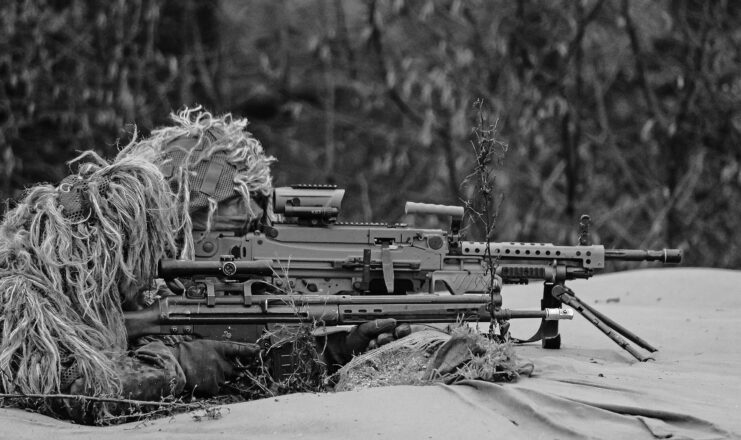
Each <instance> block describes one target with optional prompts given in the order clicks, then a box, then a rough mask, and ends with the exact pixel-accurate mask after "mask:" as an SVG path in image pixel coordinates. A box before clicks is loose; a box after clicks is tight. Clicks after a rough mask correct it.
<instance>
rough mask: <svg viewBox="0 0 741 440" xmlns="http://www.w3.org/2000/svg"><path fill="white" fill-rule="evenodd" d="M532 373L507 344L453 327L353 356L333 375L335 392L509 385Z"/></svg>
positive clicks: (417, 333)
mask: <svg viewBox="0 0 741 440" xmlns="http://www.w3.org/2000/svg"><path fill="white" fill-rule="evenodd" d="M531 372H532V364H530V363H521V362H519V361H518V359H517V357H516V356H515V352H514V349H513V347H512V343H510V342H505V343H497V342H495V341H492V340H491V339H489V338H487V337H485V336H483V335H481V334H479V333H478V332H477V331H476V330H475V329H472V328H470V327H467V326H458V327H455V328H454V329H453V330H452V331H451V332H450V334H448V333H444V332H441V331H438V330H425V331H418V332H415V333H412V334H411V335H409V336H406V337H404V338H402V339H399V340H396V341H393V342H391V343H389V344H386V345H383V346H381V347H379V348H377V349H375V350H372V351H369V352H367V353H365V354H363V355H360V356H356V357H355V358H353V360H351V361H350V362H349V363H348V364H347V365H345V366H344V367H342V368H341V369H340V370H339V372H338V373H337V374H338V377H339V380H338V382H337V385H336V386H335V390H337V391H350V390H357V389H363V388H372V387H380V386H389V385H427V384H433V383H448V384H449V383H454V382H457V381H460V380H464V379H480V380H486V381H491V382H502V381H513V380H516V379H517V378H518V377H519V376H520V375H521V374H524V375H530V374H531Z"/></svg>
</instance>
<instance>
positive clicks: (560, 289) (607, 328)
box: [552, 285, 656, 362]
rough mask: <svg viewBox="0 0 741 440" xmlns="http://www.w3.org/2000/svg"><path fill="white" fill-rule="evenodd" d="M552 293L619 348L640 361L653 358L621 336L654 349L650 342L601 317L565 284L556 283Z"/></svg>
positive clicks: (600, 314) (601, 315) (603, 316)
mask: <svg viewBox="0 0 741 440" xmlns="http://www.w3.org/2000/svg"><path fill="white" fill-rule="evenodd" d="M552 294H553V296H554V297H556V298H558V300H560V301H561V302H563V303H564V304H567V305H569V306H570V307H571V308H573V309H574V310H576V311H577V312H579V313H580V314H581V315H582V316H583V317H585V318H586V319H587V321H589V322H591V323H592V324H593V325H594V326H595V327H597V328H598V329H599V330H600V331H601V332H602V333H604V334H605V335H607V337H609V338H610V339H612V340H613V341H614V342H615V343H616V344H617V345H619V346H620V348H622V349H623V350H625V351H627V352H628V353H630V354H631V355H633V357H634V358H636V359H638V360H639V361H641V362H646V361H647V360H653V358H652V357H650V356H644V355H642V354H641V353H640V352H639V351H638V350H636V349H635V347H633V346H632V345H630V344H629V343H628V341H626V340H625V339H623V337H622V336H625V337H626V338H628V339H630V340H632V341H633V342H635V343H636V344H638V345H641V346H642V347H643V348H646V347H645V346H643V345H642V344H639V343H638V342H636V341H635V340H634V339H638V340H640V341H642V343H644V344H646V345H648V346H649V347H651V348H653V350H652V351H656V349H655V348H654V347H652V346H651V345H650V344H648V343H647V342H645V341H643V340H642V339H640V338H638V336H636V335H635V334H633V333H631V332H630V331H628V330H627V329H626V328H625V327H622V326H620V325H618V324H617V323H616V322H615V321H613V320H612V319H609V318H607V319H606V320H605V319H603V318H606V316H605V315H603V314H602V313H600V312H597V313H594V312H596V310H595V309H593V308H592V307H590V306H588V305H586V304H584V303H583V302H582V301H581V300H580V299H579V298H577V296H576V295H575V294H574V292H573V291H572V290H571V289H569V288H567V287H565V286H562V285H557V286H555V288H554V289H553V290H552ZM621 335H622V336H621ZM646 349H647V350H649V351H651V350H650V349H649V348H646Z"/></svg>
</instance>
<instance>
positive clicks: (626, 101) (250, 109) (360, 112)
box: [0, 0, 741, 268]
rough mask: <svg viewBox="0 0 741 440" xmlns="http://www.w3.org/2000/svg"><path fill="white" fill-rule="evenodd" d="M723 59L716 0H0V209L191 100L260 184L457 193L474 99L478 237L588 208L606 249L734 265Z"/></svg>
mask: <svg viewBox="0 0 741 440" xmlns="http://www.w3.org/2000/svg"><path fill="white" fill-rule="evenodd" d="M740 67H741V3H739V2H735V1H729V0H717V1H702V0H676V1H670V0H656V1H653V0H578V1H574V0H512V1H510V0H470V1H462V0H419V1H406V0H324V1H322V0H291V1H289V0H251V1H238V0H127V1H123V0H118V1H109V2H98V1H94V0H67V1H61V0H57V1H54V0H25V1H24V0H8V1H4V2H2V4H0V200H8V201H7V202H6V203H4V204H3V207H2V208H0V211H4V210H6V209H8V207H10V206H12V204H13V202H12V200H14V199H17V198H18V197H20V196H21V195H22V192H23V189H24V188H25V187H28V186H29V185H31V184H33V183H36V182H40V181H45V182H52V183H56V182H58V181H59V180H61V179H62V178H63V177H64V176H65V175H66V174H67V173H68V172H69V169H68V166H67V165H66V162H67V161H68V160H70V159H72V158H73V157H75V156H76V155H77V153H78V152H79V151H82V150H86V149H95V150H97V151H99V152H100V153H102V154H104V155H106V156H113V155H114V154H115V153H116V151H117V148H119V145H121V144H125V143H127V142H128V141H129V140H130V139H131V136H132V133H133V126H134V124H135V125H136V127H137V129H138V130H139V134H140V135H146V134H147V133H148V132H149V131H150V130H151V129H153V128H156V127H157V126H159V125H163V124H166V123H167V118H168V115H169V113H170V112H171V111H173V110H177V109H179V108H182V107H183V106H194V105H199V104H200V105H203V106H204V107H205V108H207V109H209V110H210V111H212V112H214V113H224V112H231V113H233V114H234V115H239V116H245V117H247V118H249V119H250V120H251V126H250V128H251V130H252V132H253V133H254V134H255V136H257V137H258V138H259V139H260V140H261V141H262V143H263V145H264V146H265V148H266V150H267V151H268V152H269V153H270V154H272V155H274V156H275V157H277V158H278V162H277V163H276V165H275V167H274V175H275V177H276V184H277V185H288V184H292V183H334V184H337V185H340V186H342V187H345V188H347V189H348V192H347V195H346V197H345V202H344V205H343V209H344V214H343V219H345V220H387V221H398V220H405V218H404V216H403V204H404V202H405V201H406V200H414V201H422V202H429V203H444V204H460V203H461V200H465V199H469V198H470V197H471V196H472V191H473V189H472V188H470V187H469V186H468V185H466V184H464V183H462V182H464V180H465V177H466V176H467V175H468V174H469V173H470V172H471V170H472V168H473V165H474V160H475V158H474V155H473V154H472V147H471V130H472V126H473V125H474V124H475V120H476V114H475V112H474V109H473V102H474V101H475V100H476V99H481V100H483V101H484V103H485V104H486V106H487V107H488V108H489V109H490V110H491V113H492V114H494V115H496V117H497V118H498V122H497V128H498V133H499V137H500V138H501V139H502V140H503V141H504V142H506V143H507V144H508V145H509V151H508V153H507V156H506V158H505V160H504V165H503V167H502V168H501V169H500V170H499V171H498V172H497V191H498V193H499V194H501V195H502V196H503V202H502V204H501V208H500V213H499V217H498V224H497V228H496V234H495V237H494V239H495V240H501V241H505V240H506V241H511V240H517V241H549V242H560V243H564V244H574V243H575V242H576V238H575V237H576V225H577V220H578V217H579V215H580V214H582V213H589V214H590V215H591V216H592V219H593V230H594V231H595V232H594V236H595V237H594V238H595V241H596V242H598V243H602V244H605V245H606V246H609V247H630V248H638V247H664V246H672V247H681V248H683V249H685V250H686V264H687V265H697V266H716V267H729V268H739V267H741V249H740V248H739V246H740V245H741V239H739V238H738V237H739V234H738V232H737V231H738V223H739V219H741V143H740V140H741V69H740ZM406 220H409V219H406ZM417 220H420V219H417ZM425 226H430V224H426V225H425ZM471 238H480V237H471Z"/></svg>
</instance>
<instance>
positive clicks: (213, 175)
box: [120, 107, 274, 259]
mask: <svg viewBox="0 0 741 440" xmlns="http://www.w3.org/2000/svg"><path fill="white" fill-rule="evenodd" d="M171 118H172V120H173V121H174V122H175V124H174V125H173V126H169V127H162V128H159V129H157V130H154V131H153V132H152V135H151V136H150V137H148V138H146V139H144V140H142V141H139V142H138V143H136V144H134V145H130V146H129V147H127V148H126V149H124V150H123V151H122V152H121V154H120V155H136V156H151V157H150V158H151V160H152V161H153V162H154V163H156V164H157V166H158V167H159V168H160V170H161V171H162V173H163V175H164V177H165V179H167V181H168V182H169V183H170V186H171V188H172V190H173V192H174V193H175V195H176V198H177V201H178V209H179V211H180V217H181V221H182V225H181V241H182V245H181V248H182V249H181V252H180V258H185V259H191V258H193V238H192V237H193V231H194V230H195V231H204V232H208V231H210V230H212V229H216V230H240V231H244V230H249V229H251V228H254V226H255V224H256V223H257V222H260V221H264V222H267V221H269V220H270V218H271V217H272V207H271V202H270V194H271V192H272V177H271V173H270V164H271V163H272V162H273V161H274V158H272V157H270V156H267V155H266V154H265V152H264V151H263V148H262V145H261V144H260V142H259V141H258V140H257V139H255V138H254V137H253V136H252V135H251V134H250V133H249V132H247V131H245V128H246V126H247V124H248V122H247V120H246V119H240V118H233V117H232V116H231V115H229V114H227V115H223V116H214V115H212V114H211V113H209V112H207V111H204V110H203V109H201V108H200V107H197V108H193V109H185V110H183V111H181V112H180V113H178V114H172V115H171Z"/></svg>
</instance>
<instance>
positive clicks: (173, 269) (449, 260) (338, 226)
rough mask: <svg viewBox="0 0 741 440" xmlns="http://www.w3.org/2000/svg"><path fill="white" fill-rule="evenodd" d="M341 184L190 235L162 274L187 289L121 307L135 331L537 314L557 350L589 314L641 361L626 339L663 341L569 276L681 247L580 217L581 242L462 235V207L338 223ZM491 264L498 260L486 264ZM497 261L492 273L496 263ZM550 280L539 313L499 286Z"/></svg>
mask: <svg viewBox="0 0 741 440" xmlns="http://www.w3.org/2000/svg"><path fill="white" fill-rule="evenodd" d="M343 196H344V190H342V189H338V188H336V187H334V186H328V185H323V186H316V185H312V186H307V185H300V186H292V187H282V188H276V189H275V190H274V194H273V206H274V211H275V212H276V214H280V215H282V216H284V217H285V218H284V220H283V221H281V222H276V223H272V224H269V225H264V226H262V227H260V228H259V229H258V230H254V231H239V230H236V231H211V232H208V233H206V232H194V239H195V241H196V242H197V246H196V259H195V260H194V261H184V260H162V261H160V262H159V270H158V276H159V277H160V278H163V279H164V280H166V281H167V282H168V283H170V284H171V283H172V281H173V280H175V279H187V280H189V285H188V288H187V289H184V291H183V292H182V293H181V294H179V295H176V296H170V297H165V298H162V299H160V300H159V301H158V303H157V304H155V305H154V306H153V307H151V308H149V309H146V310H142V311H139V312H131V313H128V314H127V316H126V325H127V331H128V336H129V338H135V337H138V336H142V335H145V334H185V335H188V334H191V335H197V336H200V337H204V338H212V339H229V340H237V341H247V342H255V341H256V340H257V339H259V338H260V336H261V334H262V331H263V329H264V327H265V325H267V324H274V323H299V322H304V323H305V322H319V323H322V324H324V325H345V324H358V323H362V322H367V321H369V320H373V319H377V318H395V319H397V321H399V322H410V323H419V322H456V321H458V320H461V319H462V320H477V321H488V322H496V323H499V324H500V325H501V330H502V331H503V332H506V329H507V328H508V320H510V319H517V318H537V319H541V325H540V328H539V329H538V331H537V332H536V334H535V335H534V336H533V337H531V338H529V339H527V340H524V341H519V342H532V341H538V340H542V341H543V342H542V345H543V347H544V348H559V347H560V343H561V339H560V335H559V332H558V322H559V321H560V320H562V319H572V317H573V310H571V309H568V308H562V305H563V304H566V305H569V306H571V307H572V308H573V309H574V310H576V311H577V312H579V313H580V314H582V315H583V316H585V317H586V318H587V319H588V320H589V321H590V322H592V323H593V324H594V325H595V326H596V327H597V328H598V329H600V330H601V331H603V332H604V333H605V334H606V335H607V336H609V337H610V338H611V339H613V341H615V342H616V343H618V345H620V346H621V347H622V348H624V349H626V350H627V351H629V352H630V353H631V354H632V355H633V356H635V357H636V358H637V359H639V360H641V361H644V360H647V359H649V357H648V356H644V355H642V354H641V353H640V352H638V351H637V350H636V349H635V348H634V347H632V346H631V345H630V344H628V343H627V342H626V341H625V340H624V339H623V338H622V337H621V335H622V336H624V337H625V338H627V339H629V340H631V341H633V342H634V343H636V344H637V345H639V346H641V347H643V348H645V349H646V350H648V351H651V352H654V351H656V349H655V348H654V347H652V346H651V345H650V344H648V343H647V342H645V341H643V340H642V339H641V338H639V337H638V336H636V335H634V334H633V333H631V332H630V331H628V330H627V329H625V328H623V327H622V326H620V325H619V324H617V323H616V322H614V321H612V320H611V319H609V318H608V317H607V316H605V315H603V314H601V313H600V312H598V311H597V310H595V309H594V308H592V307H591V306H589V305H587V304H585V303H583V302H582V301H581V300H579V298H578V297H577V296H576V295H575V294H574V292H573V291H572V290H571V289H569V288H568V287H566V286H565V282H566V281H568V280H573V279H577V278H589V277H591V276H592V275H593V274H594V273H595V272H596V271H598V270H601V269H604V267H605V262H606V261H658V262H662V263H679V262H680V261H681V259H682V253H681V251H680V250H678V249H663V250H633V249H605V248H604V247H603V246H601V245H592V244H589V238H588V227H589V219H588V217H587V216H583V217H582V219H581V223H580V227H581V234H580V238H579V244H578V245H576V246H561V245H554V244H548V243H514V242H512V243H501V242H491V243H487V242H472V241H464V240H462V237H461V224H462V220H463V214H464V209H463V208H462V207H458V206H444V205H431V204H421V203H411V202H407V204H406V209H405V210H406V213H408V214H422V215H444V216H448V217H450V220H451V223H450V225H451V226H450V230H449V231H445V230H441V229H419V228H413V227H409V226H408V225H406V224H383V223H341V222H338V221H337V217H338V215H339V213H340V205H341V202H342V198H343ZM489 262H493V264H489ZM492 268H493V269H494V270H493V271H492V270H491V269H492ZM530 281H542V282H543V283H544V289H543V298H542V300H541V304H540V309H538V310H508V309H503V308H502V297H501V290H502V285H503V284H505V285H506V284H523V283H528V282H530Z"/></svg>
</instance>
